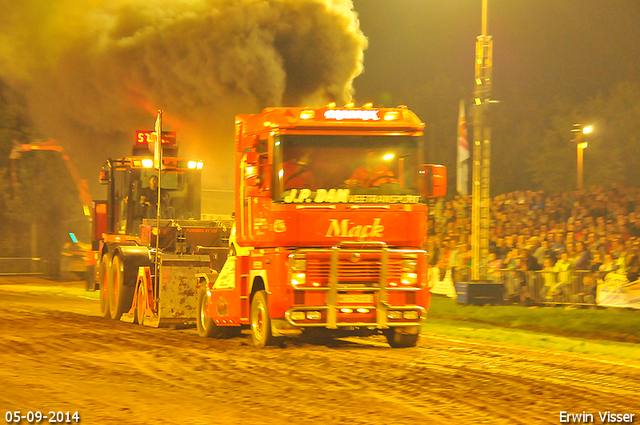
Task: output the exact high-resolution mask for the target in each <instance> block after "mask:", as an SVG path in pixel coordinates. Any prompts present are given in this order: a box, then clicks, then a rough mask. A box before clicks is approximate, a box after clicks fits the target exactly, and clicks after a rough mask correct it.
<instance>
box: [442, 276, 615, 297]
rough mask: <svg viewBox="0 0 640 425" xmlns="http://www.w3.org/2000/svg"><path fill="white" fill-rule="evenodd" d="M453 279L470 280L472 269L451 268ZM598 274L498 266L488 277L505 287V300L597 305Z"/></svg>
mask: <svg viewBox="0 0 640 425" xmlns="http://www.w3.org/2000/svg"><path fill="white" fill-rule="evenodd" d="M451 276H452V280H453V282H468V281H469V279H470V271H469V269H466V268H463V269H457V270H452V274H451ZM598 278H604V276H600V275H598V274H594V273H593V272H590V271H586V270H585V271H583V270H567V271H560V272H553V271H546V270H542V271H523V270H514V269H500V270H495V271H494V272H492V273H490V274H489V275H488V276H487V280H490V281H493V282H495V283H500V284H502V285H503V287H504V292H503V294H504V300H505V302H509V301H514V302H517V301H521V300H529V301H531V302H533V303H535V304H548V305H556V304H566V305H595V304H596V285H597V283H598V282H597V281H598Z"/></svg>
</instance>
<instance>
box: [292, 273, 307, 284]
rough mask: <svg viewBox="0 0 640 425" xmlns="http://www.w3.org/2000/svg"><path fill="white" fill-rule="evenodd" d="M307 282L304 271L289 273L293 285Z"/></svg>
mask: <svg viewBox="0 0 640 425" xmlns="http://www.w3.org/2000/svg"><path fill="white" fill-rule="evenodd" d="M305 283H307V275H306V274H305V273H291V284H292V285H294V286H299V285H304V284H305Z"/></svg>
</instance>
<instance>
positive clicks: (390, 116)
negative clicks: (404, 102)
mask: <svg viewBox="0 0 640 425" xmlns="http://www.w3.org/2000/svg"><path fill="white" fill-rule="evenodd" d="M398 118H400V112H399V111H387V112H385V113H384V120H385V121H393V120H397V119H398Z"/></svg>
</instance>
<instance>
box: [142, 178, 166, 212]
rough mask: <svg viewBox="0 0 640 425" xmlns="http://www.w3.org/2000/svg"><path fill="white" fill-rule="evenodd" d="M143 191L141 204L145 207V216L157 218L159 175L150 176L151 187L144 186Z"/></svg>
mask: <svg viewBox="0 0 640 425" xmlns="http://www.w3.org/2000/svg"><path fill="white" fill-rule="evenodd" d="M141 192H142V193H141V195H140V205H142V208H143V217H145V218H155V217H156V216H157V214H158V176H156V175H153V176H151V177H149V187H145V188H142V191H141ZM163 205H164V202H163Z"/></svg>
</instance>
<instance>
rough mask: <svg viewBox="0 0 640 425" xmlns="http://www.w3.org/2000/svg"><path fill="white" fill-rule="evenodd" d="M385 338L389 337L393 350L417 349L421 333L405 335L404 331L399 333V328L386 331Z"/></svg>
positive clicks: (388, 340)
mask: <svg viewBox="0 0 640 425" xmlns="http://www.w3.org/2000/svg"><path fill="white" fill-rule="evenodd" d="M384 336H386V337H387V342H388V343H389V345H390V346H391V347H393V348H405V347H415V346H416V344H417V343H418V338H420V331H419V330H418V332H416V333H404V331H398V328H391V329H387V330H386V332H385V333H384Z"/></svg>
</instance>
